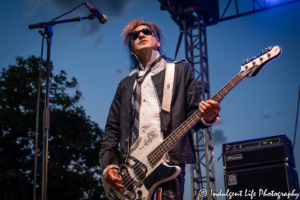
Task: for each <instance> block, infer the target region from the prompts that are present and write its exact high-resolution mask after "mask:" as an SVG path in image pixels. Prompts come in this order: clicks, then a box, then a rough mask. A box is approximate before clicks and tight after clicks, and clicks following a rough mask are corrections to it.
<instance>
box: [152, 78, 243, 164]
mask: <svg viewBox="0 0 300 200" xmlns="http://www.w3.org/2000/svg"><path fill="white" fill-rule="evenodd" d="M243 73H244V72H240V73H238V74H237V75H236V76H235V77H233V78H232V79H231V80H230V81H229V82H228V83H227V84H226V85H225V86H224V87H223V88H222V89H220V90H219V91H218V92H217V93H216V94H215V95H214V96H213V97H212V98H210V100H214V101H217V102H220V101H221V100H222V99H223V98H224V97H225V95H226V94H227V93H228V92H229V91H231V90H232V89H233V88H234V87H235V86H236V85H237V84H238V83H239V82H241V80H242V79H243V78H244V74H243ZM201 118H202V114H201V112H200V110H197V111H195V112H194V113H193V114H192V115H191V116H190V117H189V118H188V119H187V120H185V121H184V122H183V123H182V124H181V125H180V126H179V127H178V128H177V129H175V131H173V132H172V133H171V134H170V135H169V136H168V137H167V138H165V139H164V141H163V142H162V143H161V144H160V145H158V146H157V147H156V148H155V149H154V150H153V151H152V152H151V153H150V154H149V155H148V156H147V157H148V160H149V162H150V163H151V164H154V163H155V162H157V161H158V160H159V159H160V158H161V157H162V156H163V155H164V154H165V153H167V152H168V151H169V150H170V149H171V148H172V146H173V145H174V144H175V143H176V142H177V141H179V140H180V139H181V138H182V137H183V136H184V135H185V134H186V133H187V132H188V131H189V130H190V129H191V128H192V127H193V126H194V125H196V124H197V122H199V121H200V119H201Z"/></svg>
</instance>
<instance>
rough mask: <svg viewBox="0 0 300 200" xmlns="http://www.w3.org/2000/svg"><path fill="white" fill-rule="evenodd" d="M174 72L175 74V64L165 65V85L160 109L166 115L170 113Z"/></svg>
mask: <svg viewBox="0 0 300 200" xmlns="http://www.w3.org/2000/svg"><path fill="white" fill-rule="evenodd" d="M174 72H175V64H174V63H167V67H166V74H165V84H164V94H163V101H162V108H161V109H162V110H163V111H164V112H167V113H170V111H171V101H172V93H173V83H174Z"/></svg>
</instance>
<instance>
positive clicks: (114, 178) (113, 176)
mask: <svg viewBox="0 0 300 200" xmlns="http://www.w3.org/2000/svg"><path fill="white" fill-rule="evenodd" d="M104 178H105V181H106V183H108V184H109V185H110V186H112V187H113V188H114V189H116V190H118V191H119V190H124V188H125V187H124V185H122V184H121V183H122V179H121V178H120V176H119V173H118V170H117V169H109V170H107V172H106V173H105V176H104Z"/></svg>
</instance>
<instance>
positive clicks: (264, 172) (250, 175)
mask: <svg viewBox="0 0 300 200" xmlns="http://www.w3.org/2000/svg"><path fill="white" fill-rule="evenodd" d="M224 180H225V187H226V191H227V196H226V199H228V200H229V199H230V194H231V195H232V198H231V199H232V200H236V199H249V200H250V199H251V196H252V197H253V198H252V199H253V200H258V199H267V200H273V199H274V200H277V199H279V198H278V195H280V199H281V200H282V199H289V200H295V199H300V196H299V182H298V174H297V171H296V170H295V169H294V167H293V166H291V165H288V164H287V163H281V164H275V165H269V166H259V167H252V168H244V169H236V170H230V171H225V172H224ZM288 193H290V194H291V196H290V197H289V198H287V196H285V195H288ZM297 195H298V198H297Z"/></svg>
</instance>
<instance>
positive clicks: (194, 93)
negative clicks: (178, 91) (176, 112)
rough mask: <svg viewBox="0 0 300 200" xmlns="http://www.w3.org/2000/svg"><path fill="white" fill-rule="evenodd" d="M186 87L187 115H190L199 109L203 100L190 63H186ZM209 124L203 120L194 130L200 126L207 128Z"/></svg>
mask: <svg viewBox="0 0 300 200" xmlns="http://www.w3.org/2000/svg"><path fill="white" fill-rule="evenodd" d="M184 70H185V89H186V113H187V117H190V116H191V115H192V114H193V113H194V112H195V111H197V110H199V103H200V102H201V97H200V93H199V89H198V87H197V84H196V80H195V78H194V74H193V72H192V69H191V67H190V66H189V65H188V63H186V64H185V67H184ZM207 127H209V126H207V125H204V124H203V123H202V121H201V120H199V121H198V123H197V124H196V125H195V126H194V127H193V129H194V130H199V129H200V128H207Z"/></svg>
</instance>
